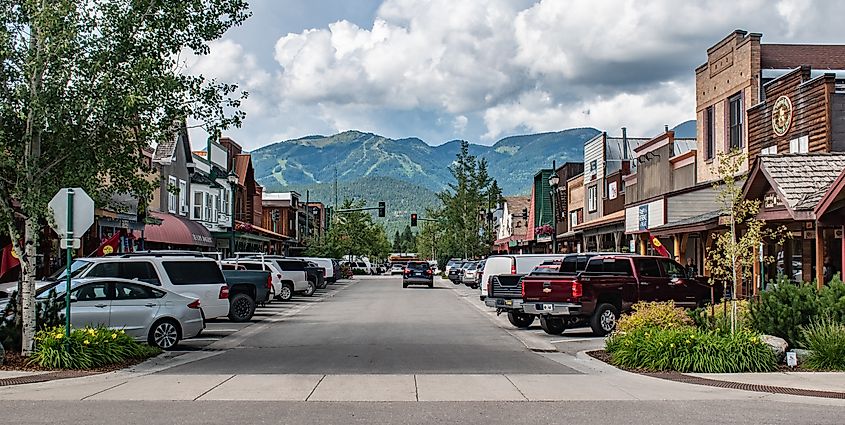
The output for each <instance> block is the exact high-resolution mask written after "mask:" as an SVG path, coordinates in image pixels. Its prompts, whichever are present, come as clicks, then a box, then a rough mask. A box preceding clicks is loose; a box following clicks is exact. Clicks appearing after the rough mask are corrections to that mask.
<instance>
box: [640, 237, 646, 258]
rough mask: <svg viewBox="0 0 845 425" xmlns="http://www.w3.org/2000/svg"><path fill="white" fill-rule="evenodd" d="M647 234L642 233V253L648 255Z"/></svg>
mask: <svg viewBox="0 0 845 425" xmlns="http://www.w3.org/2000/svg"><path fill="white" fill-rule="evenodd" d="M646 239H647V237H646V235H645V233H640V255H646V252H647V249H648V248H647V246H646Z"/></svg>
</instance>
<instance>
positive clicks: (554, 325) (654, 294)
mask: <svg viewBox="0 0 845 425" xmlns="http://www.w3.org/2000/svg"><path fill="white" fill-rule="evenodd" d="M713 293H715V294H721V293H722V290H721V288H714V291H713ZM522 299H523V304H522V308H523V310H524V311H525V313H528V314H536V315H539V316H540V326H541V327H542V328H543V330H544V331H546V333H549V334H552V335H560V334H561V333H563V331H564V330H566V328H567V327H573V326H576V325H583V324H586V325H589V326H590V328H592V330H593V333H595V334H596V335H599V336H603V335H607V334H608V333H610V332H612V331H613V329H615V328H616V320H617V319H618V318H619V315H620V314H621V313H622V312H626V311H628V310H630V308H631V306H632V305H633V304H635V303H637V302H638V301H670V300H671V301H674V302H675V304H677V305H678V306H680V307H689V308H695V307H698V306H701V305H704V304H706V303H708V302H710V300H711V287H710V286H709V285H708V284H707V283H705V282H704V281H703V280H702V281H699V280H696V279H695V278H692V277H689V276H687V274H686V270H685V269H684V267H683V266H681V265H680V264H678V263H677V262H676V261H673V260H670V259H668V258H664V257H651V256H642V255H600V256H596V257H593V258H591V259H590V261H589V262H588V263H587V268H586V269H585V270H584V272H582V273H580V274H578V275H576V276H573V275H563V274H561V275H548V274H547V275H538V276H530V275H529V276H525V277H524V278H522Z"/></svg>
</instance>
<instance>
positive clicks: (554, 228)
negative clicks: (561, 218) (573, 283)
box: [549, 162, 560, 254]
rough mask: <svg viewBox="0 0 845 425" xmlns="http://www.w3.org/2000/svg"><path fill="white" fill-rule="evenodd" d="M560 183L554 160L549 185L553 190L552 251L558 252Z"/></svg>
mask: <svg viewBox="0 0 845 425" xmlns="http://www.w3.org/2000/svg"><path fill="white" fill-rule="evenodd" d="M558 184H560V177H558V176H557V170H556V169H555V163H554V162H552V175H551V176H550V177H549V186H551V188H552V190H551V192H550V194H551V196H552V253H553V254H557V214H558V213H557V211H556V210H557V205H556V204H557V197H556V196H557V188H558Z"/></svg>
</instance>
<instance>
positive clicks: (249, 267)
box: [240, 263, 266, 270]
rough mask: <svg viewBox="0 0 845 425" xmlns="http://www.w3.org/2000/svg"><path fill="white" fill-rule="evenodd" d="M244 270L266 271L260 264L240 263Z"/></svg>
mask: <svg viewBox="0 0 845 425" xmlns="http://www.w3.org/2000/svg"><path fill="white" fill-rule="evenodd" d="M240 265H242V266H243V267H244V269H245V270H266V269H265V268H264V264H262V263H240Z"/></svg>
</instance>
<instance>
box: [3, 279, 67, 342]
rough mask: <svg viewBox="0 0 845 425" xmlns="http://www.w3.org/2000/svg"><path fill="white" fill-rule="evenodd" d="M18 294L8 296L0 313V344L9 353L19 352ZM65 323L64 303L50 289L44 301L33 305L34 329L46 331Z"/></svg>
mask: <svg viewBox="0 0 845 425" xmlns="http://www.w3.org/2000/svg"><path fill="white" fill-rule="evenodd" d="M18 307H19V304H18V292H17V291H14V292H12V294H11V295H10V296H9V303H8V304H6V308H5V309H4V310H3V311H0V344H2V345H3V346H5V348H6V349H8V350H10V351H18V352H19V351H21V329H22V328H21V322H20V320H19V317H20V316H19V315H18V309H19V308H18ZM64 321H65V301H64V298H63V297H58V296H56V291H55V290H54V289H51V290H50V292H49V293H48V296H47V298H46V299H45V300H43V301H39V302H36V303H35V327H36V329H46V328H51V327H53V326H59V325H61V324H62V323H64Z"/></svg>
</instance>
